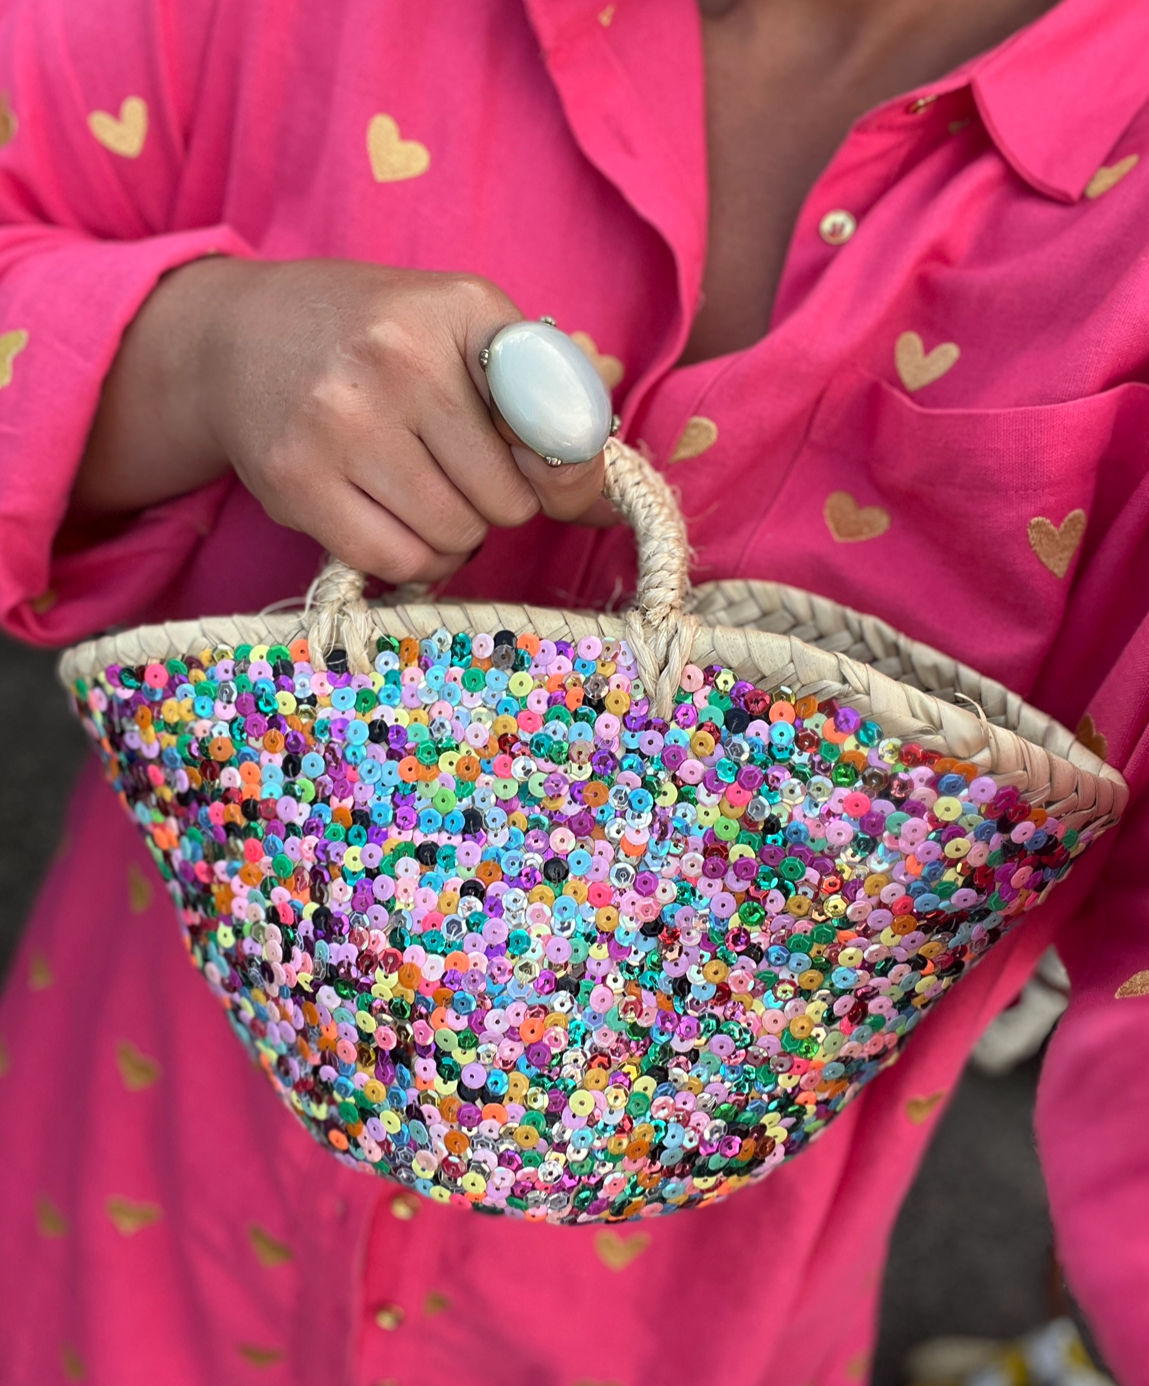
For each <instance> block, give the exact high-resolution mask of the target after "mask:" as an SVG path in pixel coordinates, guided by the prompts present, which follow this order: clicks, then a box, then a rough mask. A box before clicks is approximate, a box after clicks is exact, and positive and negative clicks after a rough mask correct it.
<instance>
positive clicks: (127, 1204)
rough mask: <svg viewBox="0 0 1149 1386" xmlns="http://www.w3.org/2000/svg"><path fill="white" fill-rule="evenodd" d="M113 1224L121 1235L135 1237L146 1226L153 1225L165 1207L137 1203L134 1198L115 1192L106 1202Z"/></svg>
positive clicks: (161, 1215) (105, 1205)
mask: <svg viewBox="0 0 1149 1386" xmlns="http://www.w3.org/2000/svg"><path fill="white" fill-rule="evenodd" d="M104 1207H105V1209H106V1210H107V1214H108V1217H110V1218H111V1220H112V1225H113V1226H114V1227H115V1229H116V1231H117V1232H118V1233H119V1234H120V1236H121V1237H133V1236H135V1234H136V1233H137V1232H139V1231H142V1230H143V1228H145V1227H151V1225H152V1224H153V1223H155V1222H159V1220H160V1219H161V1218H162V1217H163V1215H164V1214H163V1209H162V1208H160V1207H159V1205H158V1204H155V1203H137V1202H136V1201H135V1199H132V1198H122V1197H121V1196H120V1195H118V1194H113V1195H112V1196H111V1198H109V1199H108V1201H107V1203H105V1204H104Z"/></svg>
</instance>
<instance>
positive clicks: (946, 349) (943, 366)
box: [894, 332, 961, 394]
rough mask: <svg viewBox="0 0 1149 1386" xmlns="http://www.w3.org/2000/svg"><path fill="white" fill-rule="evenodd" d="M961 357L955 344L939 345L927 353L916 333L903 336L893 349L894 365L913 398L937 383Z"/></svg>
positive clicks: (943, 343)
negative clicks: (920, 391) (913, 394)
mask: <svg viewBox="0 0 1149 1386" xmlns="http://www.w3.org/2000/svg"><path fill="white" fill-rule="evenodd" d="M960 355H961V347H959V346H958V344H957V342H940V343H939V344H938V345H937V346H936V347H934V349H933V351H930V352H927V351H926V347H925V343H924V342H923V341H922V339H921V338H920V337H919V336H918V334H917V333H916V332H903V333H902V335H901V336H900V337H899V338H898V340H897V343H896V345H895V346H894V365H895V366H896V367H897V370H898V377H899V379H900V380H901V382H902V384H903V385H904V386H905V387H906V389H907V390H909V391H910V393H911V394H912V393H913V392H914V391H915V390H922V389H924V388H925V387H926V386H927V385H932V384H933V383H934V381H935V380H940V379H941V378H942V376H943V375H946V374H947V373H948V372H949V371H951V370H952V369H953V367H954V366H955V365H956V364H957V359H958V357H959V356H960Z"/></svg>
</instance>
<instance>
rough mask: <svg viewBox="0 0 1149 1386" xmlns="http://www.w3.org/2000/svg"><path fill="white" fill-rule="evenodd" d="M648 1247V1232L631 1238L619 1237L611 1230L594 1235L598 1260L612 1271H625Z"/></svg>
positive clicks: (636, 1233)
mask: <svg viewBox="0 0 1149 1386" xmlns="http://www.w3.org/2000/svg"><path fill="white" fill-rule="evenodd" d="M649 1246H650V1233H649V1232H635V1233H634V1235H633V1236H630V1237H620V1236H619V1234H618V1233H617V1232H615V1231H614V1230H613V1229H608V1230H607V1231H605V1232H598V1233H596V1234H595V1239H594V1249H595V1252H596V1253H597V1255H598V1259H599V1260H600V1261H601V1262H602V1263H603V1265H604V1266H606V1268H607V1269H608V1270H612V1271H622V1270H626V1268H627V1266H629V1265H630V1263H631V1262H632V1261H635V1260H637V1259H638V1257H640V1256H641V1255H642V1253H643V1252H644V1251H645V1250H646V1249H647V1248H648V1247H649Z"/></svg>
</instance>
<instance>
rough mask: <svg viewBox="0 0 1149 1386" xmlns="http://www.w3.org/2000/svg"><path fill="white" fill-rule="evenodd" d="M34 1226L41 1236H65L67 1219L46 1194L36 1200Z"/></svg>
mask: <svg viewBox="0 0 1149 1386" xmlns="http://www.w3.org/2000/svg"><path fill="white" fill-rule="evenodd" d="M36 1226H37V1228H39V1231H40V1236H41V1237H66V1236H67V1235H68V1219H67V1218H66V1217H65V1216H64V1214H63V1213H61V1212H60V1210H59V1208H57V1207H56V1205H55V1204H54V1203H53V1202H52V1200H51V1199H50V1198H48V1197H47V1195H46V1194H41V1195H40V1197H39V1198H38V1199H37V1200H36Z"/></svg>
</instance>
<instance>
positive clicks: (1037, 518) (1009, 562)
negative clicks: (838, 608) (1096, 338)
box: [743, 370, 1149, 693]
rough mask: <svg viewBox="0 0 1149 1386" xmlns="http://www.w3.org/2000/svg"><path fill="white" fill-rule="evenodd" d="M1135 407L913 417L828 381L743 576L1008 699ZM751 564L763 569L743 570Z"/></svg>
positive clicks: (1023, 679) (1042, 635)
mask: <svg viewBox="0 0 1149 1386" xmlns="http://www.w3.org/2000/svg"><path fill="white" fill-rule="evenodd" d="M1147 401H1149V391H1147V390H1146V388H1145V387H1144V386H1142V385H1124V386H1120V387H1117V388H1115V389H1112V390H1109V391H1106V392H1104V393H1102V394H1099V395H1094V396H1091V397H1089V398H1086V399H1081V400H1073V401H1070V402H1068V403H1062V404H1051V405H1035V406H1026V407H1022V408H1017V409H927V408H923V407H922V406H920V405H919V404H917V403H916V402H915V401H913V400H911V399H909V398H908V397H907V396H906V395H905V394H903V393H902V392H901V391H900V390H899V389H897V388H896V387H894V386H892V385H889V384H887V383H886V382H885V381H882V380H878V379H876V378H875V377H873V376H870V375H868V374H866V373H864V372H862V371H858V370H851V371H847V372H843V373H842V374H840V375H839V376H838V377H836V378H835V380H834V382H833V383H832V384H831V385H830V386H829V387H828V388H827V389H826V391H825V392H824V394H823V396H822V398H821V400H820V401H819V404H818V406H817V408H816V410H815V413H814V416H813V419H812V421H811V424H810V427H809V430H808V432H807V435H806V438H805V441H804V443H803V444H802V446H801V447H800V449H799V450H798V453H797V455H796V457H795V460H794V463H793V465H792V466H791V467H790V469H789V470H788V474H787V478H786V481H785V483H784V484H783V486H782V488H781V489H780V491H779V492H778V494H777V496H776V497H775V499H774V502H773V504H772V505H771V506H770V509H769V511H768V513H767V515H766V516H765V518H764V520H763V522H762V524H761V525H760V527H759V529H758V532H757V534H756V535H755V538H754V541H753V543H752V545H751V548H750V549H749V550H748V551H747V554H746V558H745V560H744V564H743V568H744V571H745V574H746V575H747V576H765V575H769V576H772V577H775V578H779V579H781V580H784V581H786V582H789V583H792V584H793V585H794V586H798V587H805V588H808V589H809V590H812V591H815V592H819V593H822V594H824V595H826V596H829V597H833V598H836V599H837V600H839V601H841V602H843V603H845V604H847V605H849V606H852V607H855V608H856V609H858V610H861V611H864V612H871V613H873V614H875V615H880V616H882V617H883V618H884V619H885V620H887V621H889V622H891V624H893V625H895V626H897V627H898V628H899V629H901V630H904V631H906V632H907V633H908V634H910V635H913V636H915V637H916V638H917V639H919V640H923V641H925V642H927V643H929V644H932V645H934V646H936V647H937V648H939V649H941V650H943V651H944V652H945V653H947V654H950V655H953V656H954V657H956V658H958V659H961V660H963V661H964V662H966V663H968V664H971V665H973V666H974V667H975V668H979V669H981V670H982V671H983V672H984V673H987V674H990V675H991V676H993V677H995V678H998V679H1000V680H1001V681H1002V682H1003V683H1005V684H1006V685H1007V686H1009V687H1011V688H1013V689H1015V690H1016V691H1018V692H1021V693H1024V692H1025V691H1026V690H1027V689H1028V687H1029V686H1030V685H1031V683H1032V681H1033V679H1034V677H1035V676H1036V673H1037V671H1038V669H1039V668H1040V665H1041V663H1042V662H1043V660H1044V658H1045V656H1046V654H1047V652H1048V650H1049V647H1050V644H1051V642H1052V640H1053V638H1054V635H1055V633H1056V631H1057V629H1058V626H1059V625H1060V623H1061V619H1062V615H1063V612H1064V609H1065V605H1066V601H1067V595H1068V591H1069V588H1070V585H1071V583H1072V581H1073V577H1074V574H1075V571H1076V569H1077V565H1078V563H1079V561H1080V556H1081V552H1082V547H1083V545H1084V544H1085V543H1086V542H1087V535H1088V531H1089V522H1090V511H1091V507H1092V504H1093V497H1094V492H1095V488H1096V481H1097V475H1098V470H1099V468H1100V467H1101V465H1102V463H1103V462H1104V460H1105V458H1106V455H1107V452H1108V450H1109V448H1110V446H1111V444H1112V440H1113V439H1114V436H1115V434H1116V432H1117V431H1118V428H1119V425H1123V424H1127V423H1128V419H1127V418H1123V416H1124V415H1127V413H1128V411H1129V410H1131V409H1132V410H1134V411H1137V410H1139V411H1140V416H1141V418H1143V419H1144V420H1145V422H1146V425H1147V426H1149V410H1147V408H1146V405H1147ZM1122 431H1123V430H1122ZM1090 538H1092V536H1090ZM765 555H769V566H770V567H771V568H773V569H774V571H773V572H771V573H769V574H764V573H763V572H761V571H753V570H754V569H755V567H756V560H758V559H759V558H760V557H761V556H765ZM757 566H759V567H760V566H761V565H760V564H757ZM779 569H783V570H784V571H779Z"/></svg>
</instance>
